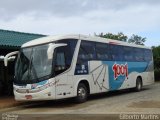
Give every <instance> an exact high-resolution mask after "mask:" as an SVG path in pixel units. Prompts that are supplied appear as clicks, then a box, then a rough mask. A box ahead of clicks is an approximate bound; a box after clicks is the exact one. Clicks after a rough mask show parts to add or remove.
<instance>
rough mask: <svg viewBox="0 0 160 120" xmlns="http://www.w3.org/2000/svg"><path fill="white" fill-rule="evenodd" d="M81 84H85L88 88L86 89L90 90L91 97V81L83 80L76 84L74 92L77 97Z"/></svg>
mask: <svg viewBox="0 0 160 120" xmlns="http://www.w3.org/2000/svg"><path fill="white" fill-rule="evenodd" d="M80 83H83V84H84V85H85V86H86V88H87V90H88V95H89V94H90V89H91V87H90V84H89V81H88V80H87V79H81V80H79V81H78V82H77V83H76V85H75V90H74V94H75V96H77V88H78V85H79V84H80Z"/></svg>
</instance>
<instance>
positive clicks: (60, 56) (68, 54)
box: [54, 39, 77, 75]
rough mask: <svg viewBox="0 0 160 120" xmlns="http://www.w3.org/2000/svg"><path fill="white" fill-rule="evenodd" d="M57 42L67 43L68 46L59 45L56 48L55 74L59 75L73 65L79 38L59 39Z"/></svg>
mask: <svg viewBox="0 0 160 120" xmlns="http://www.w3.org/2000/svg"><path fill="white" fill-rule="evenodd" d="M56 43H66V44H67V46H63V47H58V48H56V49H55V51H56V53H55V57H54V58H55V63H54V66H55V71H54V72H55V75H58V74H60V73H62V72H64V71H65V70H67V69H68V68H69V67H70V66H71V62H72V59H73V54H74V51H75V47H76V43H77V40H74V39H73V40H72V39H71V40H59V41H57V42H56Z"/></svg>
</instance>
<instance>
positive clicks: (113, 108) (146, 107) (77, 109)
mask: <svg viewBox="0 0 160 120" xmlns="http://www.w3.org/2000/svg"><path fill="white" fill-rule="evenodd" d="M0 112H5V113H6V112H8V113H9V114H19V116H21V115H24V114H25V115H26V114H27V115H28V114H30V116H31V114H32V115H33V114H34V115H33V116H36V115H38V116H39V118H43V117H44V116H46V115H47V116H48V117H46V118H48V119H49V118H52V117H51V116H50V115H53V114H55V116H54V118H57V114H61V115H60V116H59V115H58V118H59V117H60V118H64V116H67V114H72V115H73V114H74V115H82V114H86V115H91V117H93V118H92V119H94V118H96V117H94V116H95V115H97V116H98V114H107V115H108V117H113V116H112V115H113V114H116V115H120V114H122V115H123V114H159V116H158V118H159V119H160V82H159V83H155V84H153V85H150V86H147V87H145V88H144V89H143V90H142V91H141V92H133V91H131V90H125V91H124V90H123V91H115V92H111V93H105V94H100V95H94V96H91V97H90V98H89V100H88V101H87V102H86V103H82V104H75V103H73V101H72V99H68V100H61V101H45V102H44V101H42V102H32V103H30V104H29V105H25V106H18V107H14V108H7V109H3V110H2V109H1V110H0ZM110 115H111V116H110ZM49 116H50V117H49ZM101 117H102V116H101ZM76 118H77V116H76ZM104 119H105V118H104Z"/></svg>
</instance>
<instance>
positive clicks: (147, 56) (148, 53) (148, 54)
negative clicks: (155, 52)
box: [144, 49, 152, 61]
mask: <svg viewBox="0 0 160 120" xmlns="http://www.w3.org/2000/svg"><path fill="white" fill-rule="evenodd" d="M144 59H145V61H151V60H152V51H151V50H147V49H145V50H144Z"/></svg>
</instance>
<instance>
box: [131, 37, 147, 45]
mask: <svg viewBox="0 0 160 120" xmlns="http://www.w3.org/2000/svg"><path fill="white" fill-rule="evenodd" d="M145 41H146V38H142V37H141V36H138V35H135V34H133V35H132V36H131V37H130V38H129V40H128V42H129V43H135V44H137V45H144V42H145Z"/></svg>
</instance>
